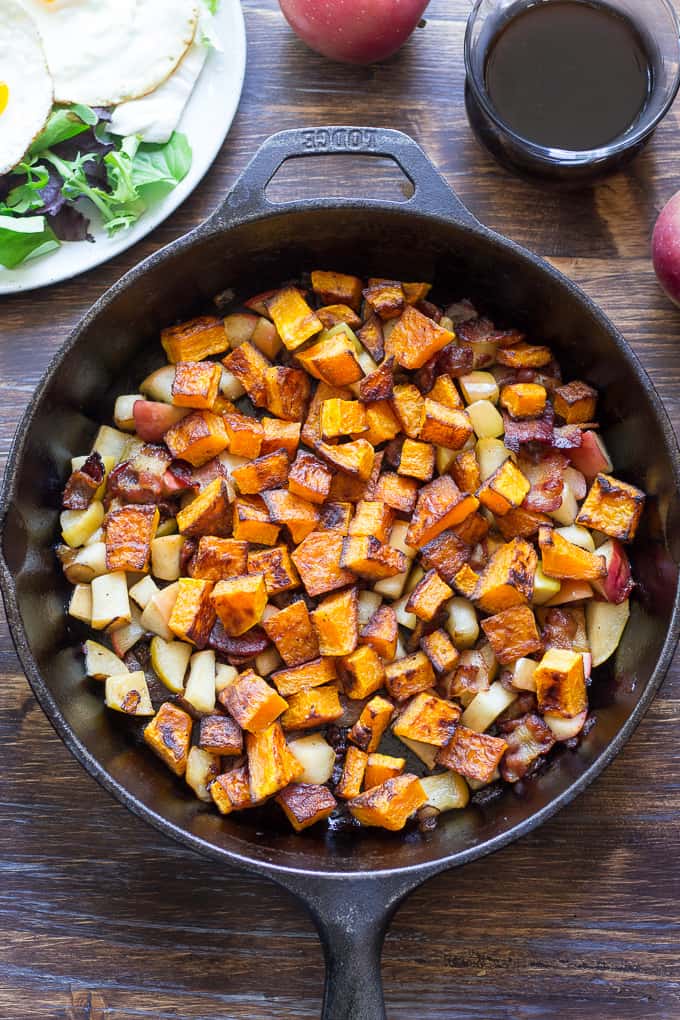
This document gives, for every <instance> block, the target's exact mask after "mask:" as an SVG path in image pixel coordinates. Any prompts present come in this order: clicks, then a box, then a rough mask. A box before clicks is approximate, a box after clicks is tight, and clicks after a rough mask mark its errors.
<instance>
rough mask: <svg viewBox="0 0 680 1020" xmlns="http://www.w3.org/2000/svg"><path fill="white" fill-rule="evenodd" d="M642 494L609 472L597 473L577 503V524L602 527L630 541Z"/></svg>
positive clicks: (612, 534)
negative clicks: (578, 508) (585, 493)
mask: <svg viewBox="0 0 680 1020" xmlns="http://www.w3.org/2000/svg"><path fill="white" fill-rule="evenodd" d="M644 505H645V494H644V492H641V490H640V489H636V488H635V486H634V485H628V483H627V482H620V481H619V480H618V479H617V478H612V476H611V475H605V474H599V475H597V477H596V478H595V481H594V482H593V484H592V486H591V487H590V492H589V493H588V495H587V496H586V499H585V502H584V504H583V506H582V507H581V510H580V512H579V515H578V517H577V518H576V523H577V524H585V526H586V527H587V528H594V529H595V530H596V531H603V532H604V534H605V535H609V537H610V538H618V539H619V541H621V542H632V541H633V539H634V538H635V534H636V532H637V527H638V524H639V523H640V517H641V516H642V509H643V507H644Z"/></svg>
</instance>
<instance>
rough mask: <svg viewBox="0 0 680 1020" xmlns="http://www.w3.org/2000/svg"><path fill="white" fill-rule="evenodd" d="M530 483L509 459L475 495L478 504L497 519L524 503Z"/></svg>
mask: <svg viewBox="0 0 680 1020" xmlns="http://www.w3.org/2000/svg"><path fill="white" fill-rule="evenodd" d="M530 489H531V482H530V481H529V479H528V478H527V477H526V476H525V475H523V474H522V472H521V471H520V469H519V468H518V467H517V466H516V465H515V464H514V463H513V461H512V460H510V458H508V459H507V460H506V461H504V462H503V463H502V464H501V466H500V467H499V468H497V469H496V470H495V471H494V473H493V474H492V475H491V476H490V477H489V478H487V479H486V481H485V482H484V483H483V484H482V486H481V487H480V489H479V492H478V493H477V496H478V497H479V502H480V503H481V504H482V505H483V506H485V507H487V509H488V510H491V512H492V513H494V514H496V515H497V516H498V517H502V516H503V514H507V513H508V511H509V510H513V509H515V508H516V507H518V506H520V504H521V503H523V502H524V500H525V498H526V496H527V494H528V492H529V490H530Z"/></svg>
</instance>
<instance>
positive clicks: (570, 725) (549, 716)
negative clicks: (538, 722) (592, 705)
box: [543, 708, 588, 740]
mask: <svg viewBox="0 0 680 1020" xmlns="http://www.w3.org/2000/svg"><path fill="white" fill-rule="evenodd" d="M587 718H588V709H587V708H586V709H585V710H584V711H583V712H579V714H578V715H575V716H574V717H573V718H572V719H565V718H564V716H562V715H555V713H554V712H544V713H543V719H544V720H545V722H546V723H547V725H548V726H549V727H550V729H551V730H552V731H553V734H554V735H555V739H556V740H573V739H574V737H577V736H578V735H579V733H580V732H581V730H582V729H583V727H584V725H585V721H586V719H587Z"/></svg>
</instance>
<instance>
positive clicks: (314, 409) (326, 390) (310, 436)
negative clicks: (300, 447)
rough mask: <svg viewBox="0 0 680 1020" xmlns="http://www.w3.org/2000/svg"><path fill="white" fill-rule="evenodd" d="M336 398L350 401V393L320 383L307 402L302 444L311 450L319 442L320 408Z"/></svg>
mask: <svg viewBox="0 0 680 1020" xmlns="http://www.w3.org/2000/svg"><path fill="white" fill-rule="evenodd" d="M332 397H337V398H339V399H340V400H351V399H352V391H351V390H347V389H342V388H340V387H338V386H329V385H328V383H325V382H320V383H319V385H318V386H317V388H316V391H315V393H314V395H313V397H312V399H311V400H310V402H309V408H308V410H307V417H306V419H305V423H304V425H303V427H302V433H301V439H302V442H303V443H305V444H306V445H307V446H309V447H310V448H311V449H314V448H315V447H316V444H317V443H319V442H321V406H322V404H323V402H324V401H325V400H330V399H331V398H332Z"/></svg>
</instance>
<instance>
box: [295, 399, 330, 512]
mask: <svg viewBox="0 0 680 1020" xmlns="http://www.w3.org/2000/svg"><path fill="white" fill-rule="evenodd" d="M327 403H329V401H325V402H324V406H325V405H326V404H327ZM332 477H333V476H332V474H331V472H330V470H329V469H328V468H327V467H326V465H325V464H323V463H322V462H321V461H320V460H319V459H318V458H317V457H314V456H313V455H312V454H311V453H305V451H304V450H300V452H299V453H298V455H297V457H296V458H295V461H294V463H293V464H292V465H291V466H290V468H289V471H288V488H289V489H290V491H291V492H292V493H293V494H294V495H295V496H300V497H301V498H302V499H306V500H308V501H309V502H310V503H323V502H324V501H325V499H326V497H327V496H328V493H329V492H330V488H331V479H332Z"/></svg>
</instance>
